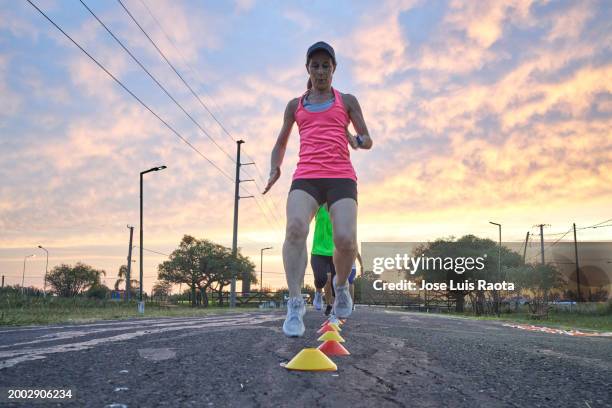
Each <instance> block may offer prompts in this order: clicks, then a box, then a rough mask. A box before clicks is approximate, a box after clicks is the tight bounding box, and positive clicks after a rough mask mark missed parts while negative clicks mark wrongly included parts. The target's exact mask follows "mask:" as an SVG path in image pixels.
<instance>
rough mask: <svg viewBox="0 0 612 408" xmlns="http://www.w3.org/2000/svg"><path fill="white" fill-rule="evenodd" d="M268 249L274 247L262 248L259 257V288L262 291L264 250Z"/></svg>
mask: <svg viewBox="0 0 612 408" xmlns="http://www.w3.org/2000/svg"><path fill="white" fill-rule="evenodd" d="M267 249H272V247H266V248H261V252H260V257H259V288H260V290H259V291H260V292H263V251H265V250H267Z"/></svg>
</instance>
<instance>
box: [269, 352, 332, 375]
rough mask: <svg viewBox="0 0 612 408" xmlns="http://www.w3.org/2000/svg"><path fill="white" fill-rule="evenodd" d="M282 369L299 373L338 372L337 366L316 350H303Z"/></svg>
mask: <svg viewBox="0 0 612 408" xmlns="http://www.w3.org/2000/svg"><path fill="white" fill-rule="evenodd" d="M281 365H282V364H281ZM283 367H285V368H286V369H287V370H299V371H338V366H336V364H335V363H334V362H333V361H331V360H330V359H329V357H327V356H326V355H325V354H324V353H323V352H322V351H321V350H319V349H316V348H305V349H303V350H302V351H300V352H299V353H297V354H296V355H295V357H293V358H292V359H291V361H289V362H288V363H287V364H285V365H284V366H283Z"/></svg>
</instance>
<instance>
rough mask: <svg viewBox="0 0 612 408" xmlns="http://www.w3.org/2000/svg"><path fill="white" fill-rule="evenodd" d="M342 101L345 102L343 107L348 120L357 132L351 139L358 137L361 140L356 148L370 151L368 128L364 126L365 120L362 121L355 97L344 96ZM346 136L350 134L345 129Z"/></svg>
mask: <svg viewBox="0 0 612 408" xmlns="http://www.w3.org/2000/svg"><path fill="white" fill-rule="evenodd" d="M343 100H344V102H345V106H346V108H347V111H348V115H349V118H350V119H351V122H353V127H354V128H355V131H356V132H357V134H356V135H354V136H353V137H352V138H357V136H360V137H361V139H362V143H361V144H359V145H358V146H357V147H358V148H361V149H371V148H372V138H371V137H370V133H369V132H368V127H367V126H366V123H365V119H363V113H362V112H361V106H359V101H358V100H357V98H355V96H353V95H351V94H344V95H343ZM347 135H348V136H349V137H350V136H352V135H350V133H349V132H348V129H347Z"/></svg>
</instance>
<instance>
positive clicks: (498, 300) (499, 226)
mask: <svg viewBox="0 0 612 408" xmlns="http://www.w3.org/2000/svg"><path fill="white" fill-rule="evenodd" d="M489 224H493V225H497V227H498V228H499V248H498V252H497V277H498V278H501V245H502V244H501V224H498V223H496V222H492V221H489ZM499 302H500V299H499V294H498V295H497V304H496V305H495V306H496V308H497V315H498V316H499V309H500V307H499V306H500V305H499Z"/></svg>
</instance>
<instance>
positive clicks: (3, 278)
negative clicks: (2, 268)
mask: <svg viewBox="0 0 612 408" xmlns="http://www.w3.org/2000/svg"><path fill="white" fill-rule="evenodd" d="M2 287H3V288H4V275H2Z"/></svg>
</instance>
